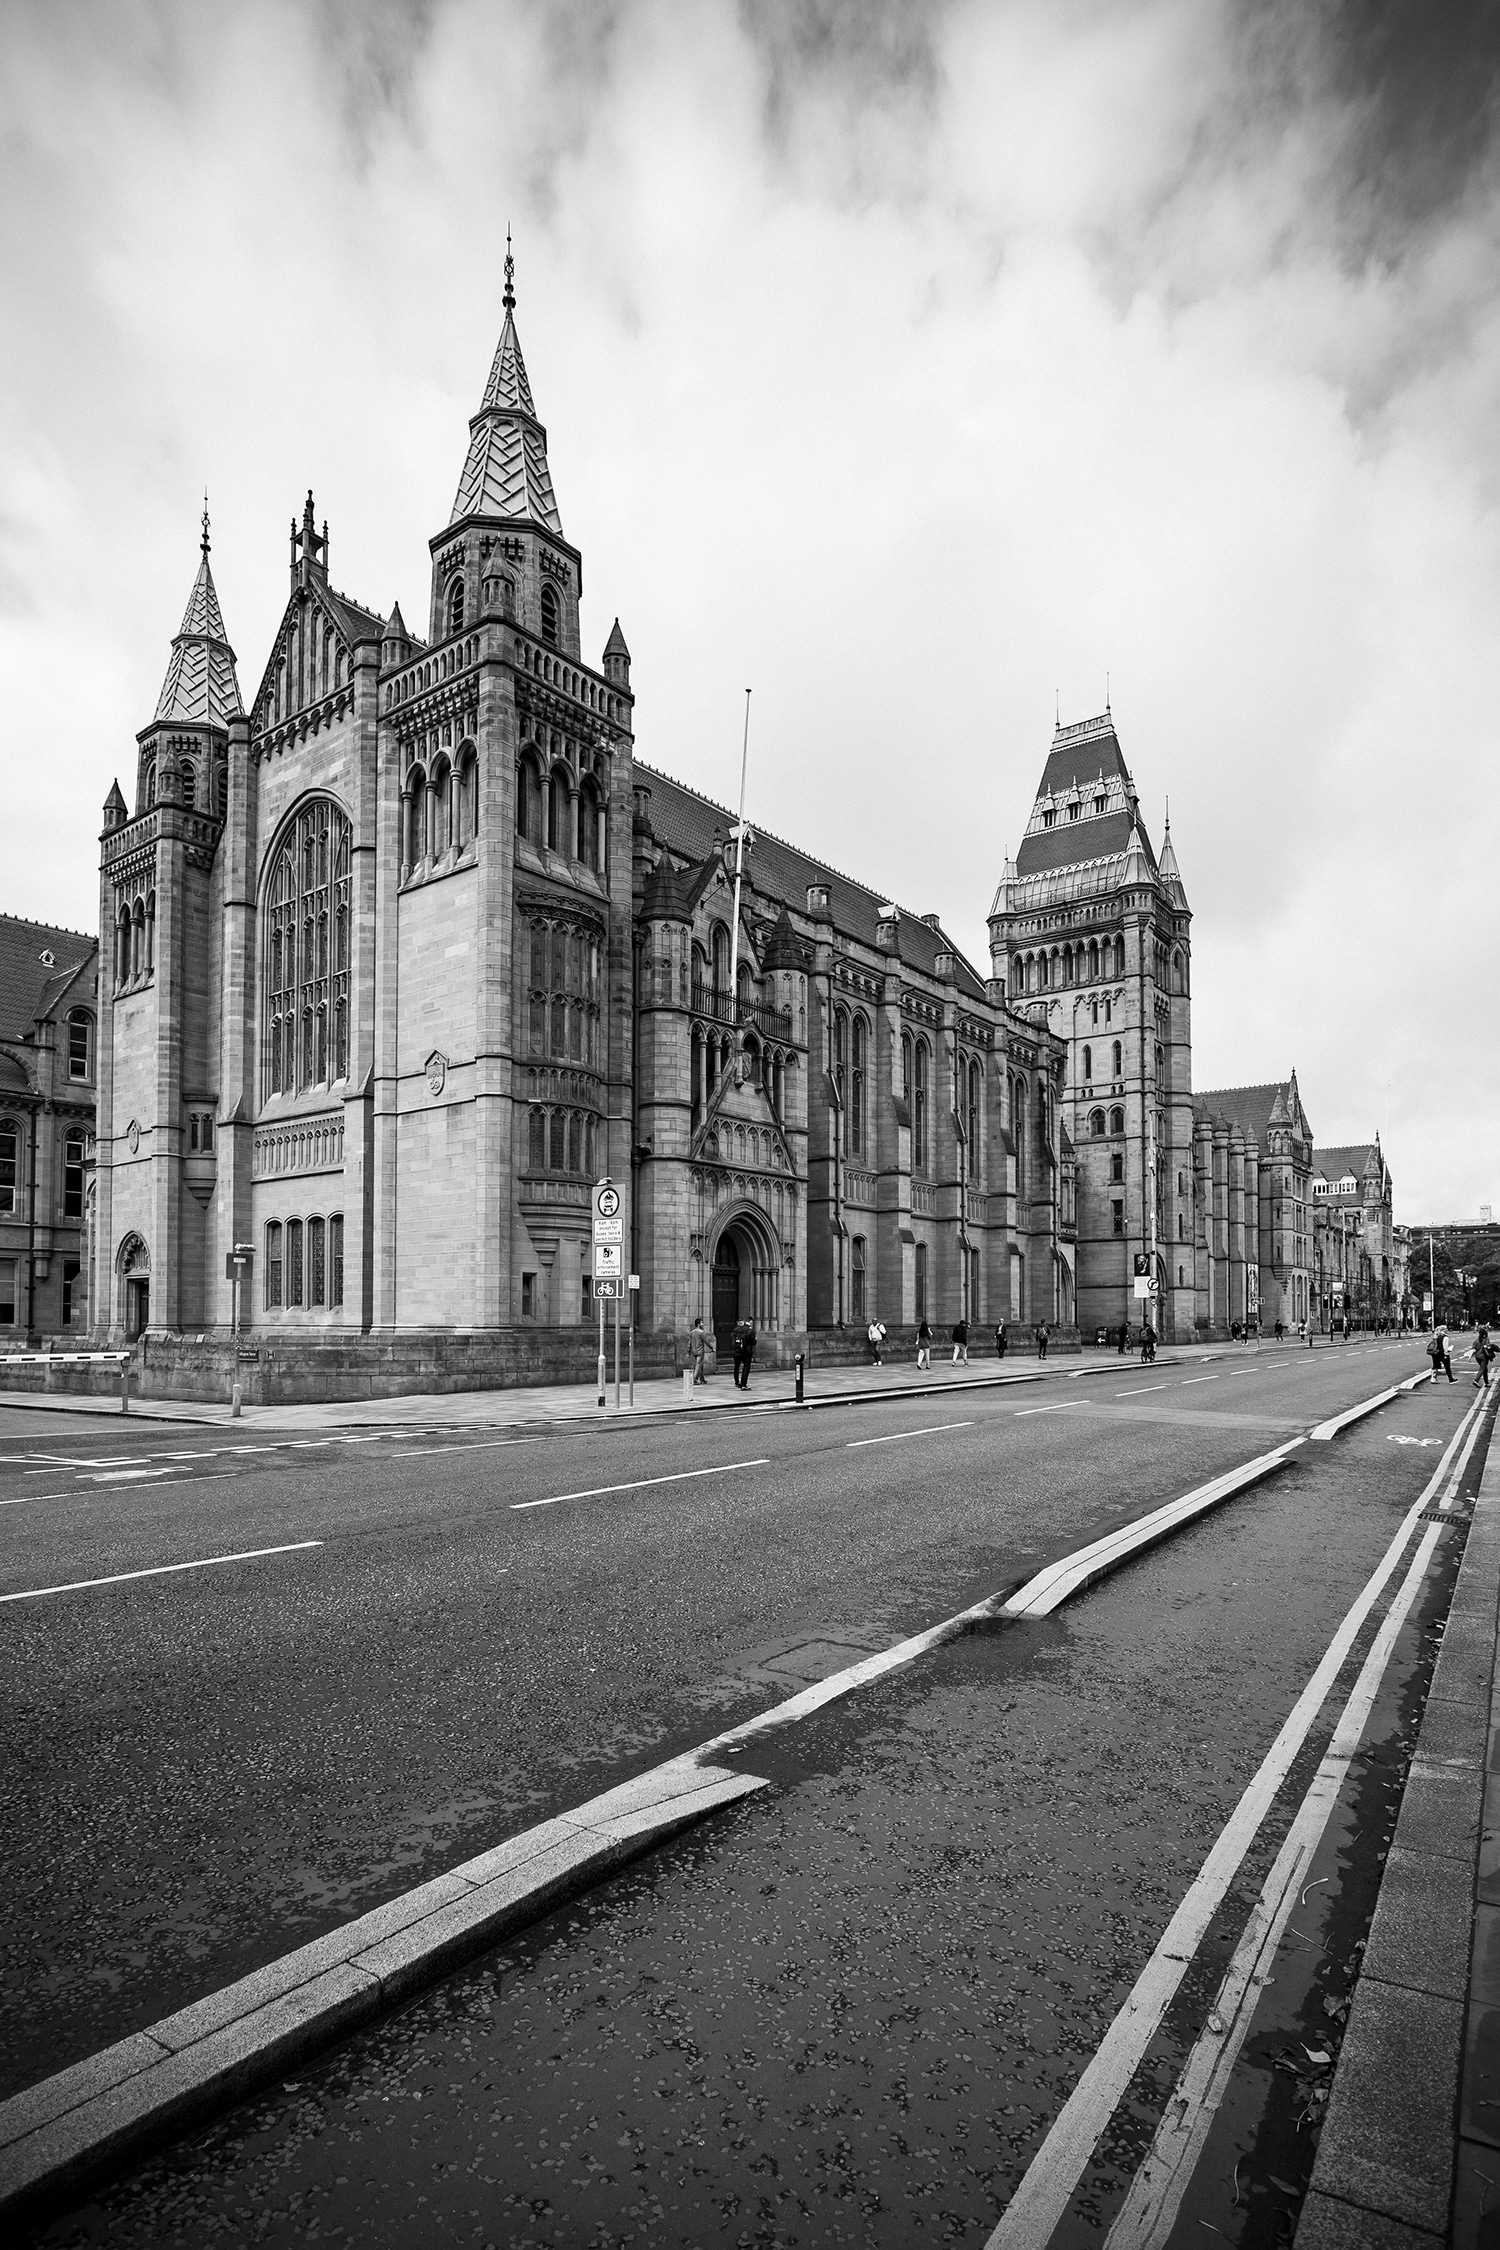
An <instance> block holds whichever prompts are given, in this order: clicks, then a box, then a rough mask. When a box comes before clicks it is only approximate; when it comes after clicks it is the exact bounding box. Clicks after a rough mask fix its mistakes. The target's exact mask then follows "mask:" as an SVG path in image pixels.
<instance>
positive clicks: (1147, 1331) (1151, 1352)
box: [1141, 1320, 1156, 1367]
mask: <svg viewBox="0 0 1500 2250" xmlns="http://www.w3.org/2000/svg"><path fill="white" fill-rule="evenodd" d="M1141 1365H1142V1366H1143V1367H1154V1366H1155V1365H1156V1330H1155V1329H1154V1328H1153V1327H1152V1325H1151V1323H1150V1321H1149V1320H1144V1321H1142V1323H1141Z"/></svg>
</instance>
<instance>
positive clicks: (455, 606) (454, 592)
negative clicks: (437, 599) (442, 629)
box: [448, 578, 464, 634]
mask: <svg viewBox="0 0 1500 2250" xmlns="http://www.w3.org/2000/svg"><path fill="white" fill-rule="evenodd" d="M463 629H464V582H463V580H462V578H455V579H454V581H453V583H452V585H451V586H450V587H449V588H448V631H449V632H450V634H451V633H461V632H462V631H463Z"/></svg>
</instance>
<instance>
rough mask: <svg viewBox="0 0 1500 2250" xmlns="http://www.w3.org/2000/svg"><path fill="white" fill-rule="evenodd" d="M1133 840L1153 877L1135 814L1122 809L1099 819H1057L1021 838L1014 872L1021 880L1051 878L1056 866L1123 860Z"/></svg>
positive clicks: (1153, 867) (1152, 859)
mask: <svg viewBox="0 0 1500 2250" xmlns="http://www.w3.org/2000/svg"><path fill="white" fill-rule="evenodd" d="M1137 840H1139V842H1140V843H1141V845H1142V847H1143V849H1144V851H1145V854H1146V862H1147V865H1148V866H1149V867H1150V869H1151V872H1152V874H1153V875H1154V874H1155V873H1156V871H1157V868H1156V854H1155V853H1154V852H1153V851H1152V849H1151V840H1150V838H1149V837H1148V836H1147V834H1146V831H1145V829H1144V828H1143V827H1142V825H1141V822H1140V820H1139V818H1138V817H1137V816H1136V815H1135V814H1133V813H1129V812H1125V811H1123V810H1122V811H1118V812H1112V813H1106V814H1105V815H1104V816H1103V818H1102V819H1100V818H1098V817H1096V818H1094V819H1092V820H1061V821H1059V822H1058V824H1057V826H1056V827H1055V828H1043V829H1039V830H1038V832H1037V833H1036V834H1035V835H1034V836H1023V837H1022V838H1021V848H1020V850H1019V851H1018V852H1017V853H1016V873H1017V875H1019V876H1021V877H1023V878H1024V877H1025V876H1027V875H1053V874H1055V873H1056V872H1057V870H1058V868H1060V867H1077V866H1082V865H1085V864H1088V863H1090V862H1092V861H1094V860H1099V859H1112V858H1115V857H1117V856H1118V857H1120V858H1123V857H1124V855H1125V853H1126V852H1128V851H1129V849H1130V847H1131V845H1132V844H1133V843H1134V842H1136V841H1137Z"/></svg>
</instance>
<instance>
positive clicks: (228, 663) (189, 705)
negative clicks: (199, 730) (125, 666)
mask: <svg viewBox="0 0 1500 2250" xmlns="http://www.w3.org/2000/svg"><path fill="white" fill-rule="evenodd" d="M244 708H245V707H244V705H243V704H242V703H241V701H240V684H239V681H238V680H237V679H236V678H235V672H234V650H233V649H232V648H231V647H230V645H229V643H228V641H227V640H226V639H225V637H224V620H223V617H222V616H221V615H220V612H219V597H218V594H217V593H216V592H215V590H214V578H213V572H212V571H211V570H210V569H209V567H208V551H207V549H206V548H205V550H204V552H203V556H202V559H201V561H200V562H199V564H198V575H197V577H196V578H195V579H194V581H193V590H192V592H191V593H190V594H189V596H188V605H187V608H186V610H185V611H184V612H183V618H182V626H181V630H180V631H179V632H178V634H177V636H176V638H175V640H174V641H173V643H172V656H171V661H170V663H169V664H168V666H167V676H166V678H165V680H163V682H162V689H161V694H160V695H159V696H158V697H157V701H156V718H157V723H158V724H165V725H167V726H196V727H227V726H228V724H229V722H230V720H231V719H238V718H240V717H241V716H242V715H243V713H244Z"/></svg>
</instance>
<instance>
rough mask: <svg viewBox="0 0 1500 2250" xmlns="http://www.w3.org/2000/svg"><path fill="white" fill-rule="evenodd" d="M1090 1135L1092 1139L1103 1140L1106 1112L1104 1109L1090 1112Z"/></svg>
mask: <svg viewBox="0 0 1500 2250" xmlns="http://www.w3.org/2000/svg"><path fill="white" fill-rule="evenodd" d="M1089 1134H1090V1137H1091V1138H1092V1139H1094V1140H1096V1141H1102V1140H1103V1138H1104V1112H1103V1110H1102V1109H1091V1110H1090V1111H1089Z"/></svg>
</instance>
